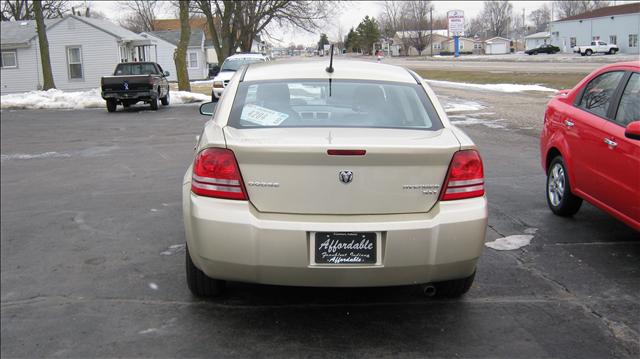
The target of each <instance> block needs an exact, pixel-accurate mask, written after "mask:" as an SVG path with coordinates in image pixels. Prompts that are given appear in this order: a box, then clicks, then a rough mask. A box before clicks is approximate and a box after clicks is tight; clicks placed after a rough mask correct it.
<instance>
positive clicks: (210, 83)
mask: <svg viewBox="0 0 640 359" xmlns="http://www.w3.org/2000/svg"><path fill="white" fill-rule="evenodd" d="M191 84H192V85H213V79H211V80H198V81H191Z"/></svg>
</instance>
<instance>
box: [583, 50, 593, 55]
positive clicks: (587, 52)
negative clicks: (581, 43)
mask: <svg viewBox="0 0 640 359" xmlns="http://www.w3.org/2000/svg"><path fill="white" fill-rule="evenodd" d="M584 53H585V55H587V56H591V54H593V51H591V49H587V51H585V52H584Z"/></svg>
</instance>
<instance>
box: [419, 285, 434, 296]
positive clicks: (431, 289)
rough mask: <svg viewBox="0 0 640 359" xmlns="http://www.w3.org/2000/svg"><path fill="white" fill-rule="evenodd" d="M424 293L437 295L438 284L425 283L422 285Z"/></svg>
mask: <svg viewBox="0 0 640 359" xmlns="http://www.w3.org/2000/svg"><path fill="white" fill-rule="evenodd" d="M422 293H424V295H425V297H433V296H435V295H436V286H434V285H433V284H431V283H429V284H425V285H424V286H423V287H422Z"/></svg>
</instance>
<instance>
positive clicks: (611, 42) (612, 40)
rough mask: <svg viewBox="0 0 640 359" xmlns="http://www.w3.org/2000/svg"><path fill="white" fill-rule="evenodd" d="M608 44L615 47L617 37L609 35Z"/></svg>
mask: <svg viewBox="0 0 640 359" xmlns="http://www.w3.org/2000/svg"><path fill="white" fill-rule="evenodd" d="M609 43H610V44H612V45H617V44H618V37H617V36H616V35H609Z"/></svg>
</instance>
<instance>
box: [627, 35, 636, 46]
mask: <svg viewBox="0 0 640 359" xmlns="http://www.w3.org/2000/svg"><path fill="white" fill-rule="evenodd" d="M629 47H638V34H629Z"/></svg>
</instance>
